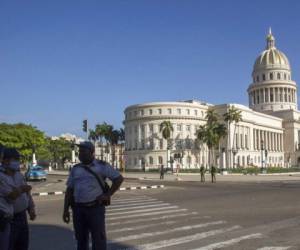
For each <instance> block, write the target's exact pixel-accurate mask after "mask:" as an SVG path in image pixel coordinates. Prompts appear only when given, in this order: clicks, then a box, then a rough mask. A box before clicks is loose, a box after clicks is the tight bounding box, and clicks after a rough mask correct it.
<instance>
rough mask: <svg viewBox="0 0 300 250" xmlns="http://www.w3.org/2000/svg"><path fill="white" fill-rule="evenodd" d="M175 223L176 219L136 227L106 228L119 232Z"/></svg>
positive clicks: (110, 231) (111, 231)
mask: <svg viewBox="0 0 300 250" xmlns="http://www.w3.org/2000/svg"><path fill="white" fill-rule="evenodd" d="M175 223H176V221H165V222H160V223H154V224H147V225H141V226H136V227H125V228H118V229H114V230H108V233H120V232H128V231H135V230H140V229H145V228H149V227H154V226H158V225H173V224H175Z"/></svg>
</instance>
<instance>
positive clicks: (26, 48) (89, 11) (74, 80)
mask: <svg viewBox="0 0 300 250" xmlns="http://www.w3.org/2000/svg"><path fill="white" fill-rule="evenodd" d="M299 13H300V2H299V1H297V0H294V1H292V0H287V1H284V2H282V1H276V0H273V1H264V0H260V1H254V0H252V1H246V0H236V1H232V0H226V1H221V0H209V1H204V0H202V1H198V0H195V1H193V0H187V1H183V0H181V1H176V0H160V1H158V0H152V1H150V0H148V1H146V0H136V1H135V0H131V1H125V0H122V1H100V0H95V1H93V0H89V1H76V0H72V1H67V0H65V1H60V0H53V1H40V0H37V1H30V0H28V1H21V0H20V1H14V0H7V1H6V0H0V86H1V98H0V105H1V107H2V108H1V111H0V122H9V123H13V122H25V123H31V124H33V125H35V126H37V127H38V128H39V129H41V130H43V131H45V132H46V133H47V134H48V135H59V134H61V133H65V132H71V133H75V134H77V135H82V132H81V126H82V120H83V119H85V118H87V119H88V120H89V123H90V126H91V127H93V126H94V125H95V124H96V123H99V122H103V121H106V122H108V123H111V124H113V125H114V126H115V127H116V128H119V127H121V126H122V120H123V118H124V115H123V111H124V109H125V107H126V106H129V105H132V104H136V103H143V102H150V101H176V100H184V99H199V100H203V101H206V102H209V103H215V104H218V103H228V102H235V103H241V104H245V105H247V103H248V100H247V94H246V90H247V87H248V85H249V83H250V82H251V72H252V67H253V63H254V60H255V58H256V57H257V56H258V55H259V53H260V52H261V51H262V50H263V49H264V48H265V37H266V34H267V31H268V28H269V26H271V27H272V31H273V34H274V36H275V38H276V47H277V48H278V49H280V50H281V51H283V52H284V53H285V54H286V55H287V56H288V58H289V60H290V63H291V66H292V70H293V72H292V73H293V75H292V76H293V79H294V80H295V81H296V82H300V72H299V68H300V46H299V44H300V32H299V27H300V14H299Z"/></svg>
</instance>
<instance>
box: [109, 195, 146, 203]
mask: <svg viewBox="0 0 300 250" xmlns="http://www.w3.org/2000/svg"><path fill="white" fill-rule="evenodd" d="M149 198H150V197H147V196H138V197H135V198H124V199H117V198H116V199H114V198H113V199H112V201H113V202H115V201H132V200H144V199H149ZM150 199H151V198H150Z"/></svg>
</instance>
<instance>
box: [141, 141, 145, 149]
mask: <svg viewBox="0 0 300 250" xmlns="http://www.w3.org/2000/svg"><path fill="white" fill-rule="evenodd" d="M141 148H142V149H144V148H145V139H142V140H141Z"/></svg>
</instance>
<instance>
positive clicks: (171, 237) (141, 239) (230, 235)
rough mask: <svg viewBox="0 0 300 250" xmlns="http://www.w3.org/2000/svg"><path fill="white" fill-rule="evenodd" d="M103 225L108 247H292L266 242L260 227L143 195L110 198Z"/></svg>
mask: <svg viewBox="0 0 300 250" xmlns="http://www.w3.org/2000/svg"><path fill="white" fill-rule="evenodd" d="M106 225H107V236H108V249H109V250H154V249H170V250H171V249H172V250H213V249H227V250H229V249H242V250H248V249H256V250H286V249H292V246H280V245H279V246H276V245H273V246H272V245H269V246H268V245H265V243H264V239H265V238H266V237H267V236H266V235H264V232H263V231H262V232H260V231H258V232H250V231H247V230H246V229H245V230H244V228H243V227H242V226H240V225H235V224H233V223H231V222H230V221H226V220H219V219H214V218H212V217H210V216H205V215H204V214H202V213H200V212H198V211H189V209H187V208H184V207H181V206H178V205H175V204H171V203H170V202H164V201H162V200H158V199H155V198H153V197H149V196H143V195H141V196H136V197H132V198H126V197H124V198H122V197H119V198H117V199H116V200H113V202H112V205H111V206H109V207H108V208H107V212H106ZM252 241H253V242H255V244H254V245H253V244H252ZM267 242H268V241H267Z"/></svg>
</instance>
